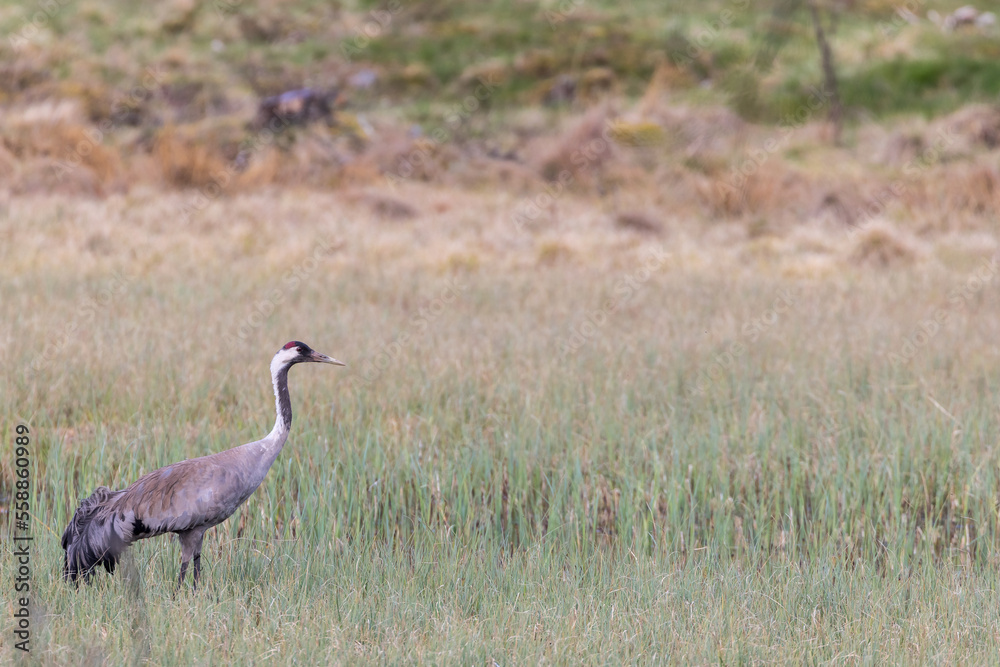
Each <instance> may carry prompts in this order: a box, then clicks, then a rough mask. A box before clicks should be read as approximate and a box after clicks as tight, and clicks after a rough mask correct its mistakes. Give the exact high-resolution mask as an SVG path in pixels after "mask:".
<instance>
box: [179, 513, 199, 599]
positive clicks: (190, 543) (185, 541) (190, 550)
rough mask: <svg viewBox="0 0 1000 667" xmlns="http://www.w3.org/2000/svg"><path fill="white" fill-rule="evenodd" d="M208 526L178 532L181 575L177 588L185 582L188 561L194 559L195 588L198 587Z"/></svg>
mask: <svg viewBox="0 0 1000 667" xmlns="http://www.w3.org/2000/svg"><path fill="white" fill-rule="evenodd" d="M205 530H206V528H205V527H203V528H195V529H193V530H186V531H184V532H183V533H177V537H178V539H180V541H181V576H180V578H179V579H178V580H177V588H180V587H181V586H182V585H183V584H184V575H185V574H186V573H187V568H188V563H190V562H191V560H192V559H193V560H194V588H195V590H197V588H198V576H199V575H200V574H201V542H202V540H203V539H204V538H205Z"/></svg>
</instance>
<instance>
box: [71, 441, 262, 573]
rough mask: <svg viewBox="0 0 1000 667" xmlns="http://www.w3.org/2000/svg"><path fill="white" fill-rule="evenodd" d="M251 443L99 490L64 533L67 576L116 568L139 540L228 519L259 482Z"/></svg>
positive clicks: (81, 505)
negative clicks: (252, 464)
mask: <svg viewBox="0 0 1000 667" xmlns="http://www.w3.org/2000/svg"><path fill="white" fill-rule="evenodd" d="M251 444H252V445H255V444H256V443H251ZM247 447H248V446H246V445H244V446H243V447H236V448H234V449H229V450H227V451H224V452H219V453H218V454H212V455H211V456H204V457H201V458H197V459H189V460H187V461H180V462H179V463H174V464H172V465H169V466H166V467H164V468H160V469H159V470H154V471H153V472H151V473H149V474H147V475H144V476H143V477H141V478H139V479H138V480H137V481H136V482H135V483H134V484H132V485H131V486H129V487H128V488H126V489H123V490H121V491H112V490H111V489H109V488H107V487H104V486H102V487H100V488H98V489H97V490H95V491H94V493H93V494H92V495H91V496H90V497H89V498H87V499H85V500H84V501H83V502H81V503H80V507H79V508H78V509H77V510H76V513H75V514H74V515H73V520H72V521H70V523H69V525H68V526H67V527H66V531H65V532H64V533H63V537H62V545H63V548H64V549H65V550H66V560H65V567H64V573H63V574H64V576H65V577H66V578H67V579H69V580H71V581H76V579H77V578H78V577H80V576H85V577H89V575H90V574H91V573H92V572H93V570H94V569H95V568H96V567H97V566H98V565H103V566H104V568H105V569H106V570H108V572H114V568H115V564H116V563H117V561H118V557H119V556H120V555H121V552H122V551H123V550H124V549H125V547H127V546H128V545H129V544H131V543H132V542H134V541H135V540H141V539H144V538H147V537H155V536H156V535H161V534H163V533H168V532H172V533H183V532H185V531H188V530H192V529H195V528H199V527H206V528H207V527H210V526H214V525H216V524H218V523H221V522H222V521H225V520H226V519H227V518H228V517H229V516H230V515H231V514H232V513H233V512H235V511H236V509H237V508H238V507H239V506H240V505H241V504H242V503H243V501H245V500H246V499H247V498H248V497H249V496H250V494H251V493H253V491H254V490H255V489H256V488H257V485H258V484H259V480H257V479H255V478H256V475H254V474H253V471H252V469H250V467H249V464H250V457H252V456H253V452H252V451H251V450H249V449H247Z"/></svg>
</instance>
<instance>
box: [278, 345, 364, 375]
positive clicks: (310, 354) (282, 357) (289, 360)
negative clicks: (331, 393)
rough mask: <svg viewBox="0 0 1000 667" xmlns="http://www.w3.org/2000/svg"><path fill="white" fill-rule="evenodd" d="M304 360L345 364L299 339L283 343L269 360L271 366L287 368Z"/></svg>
mask: <svg viewBox="0 0 1000 667" xmlns="http://www.w3.org/2000/svg"><path fill="white" fill-rule="evenodd" d="M306 361H315V362H317V363H321V364H334V365H335V366H346V365H347V364H345V363H344V362H342V361H337V360H336V359H334V358H333V357H328V356H326V355H325V354H320V353H319V352H317V351H316V350H314V349H312V348H311V347H309V346H308V345H306V344H305V343H303V342H301V341H297V340H293V341H290V342H288V343H285V345H284V346H283V347H282V348H281V349H280V350H278V353H277V354H276V355H274V360H273V361H272V362H271V368H272V369H274V368H283V367H285V368H287V367H288V366H291V365H292V364H301V363H304V362H306Z"/></svg>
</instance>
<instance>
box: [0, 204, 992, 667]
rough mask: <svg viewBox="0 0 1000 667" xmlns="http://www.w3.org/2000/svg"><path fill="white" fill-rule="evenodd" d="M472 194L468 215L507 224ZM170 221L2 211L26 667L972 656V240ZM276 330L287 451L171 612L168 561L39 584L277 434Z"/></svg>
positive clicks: (211, 546)
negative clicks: (671, 237)
mask: <svg viewBox="0 0 1000 667" xmlns="http://www.w3.org/2000/svg"><path fill="white" fill-rule="evenodd" d="M483 199H484V201H480V202H479V203H478V206H479V208H476V209H466V210H463V212H462V214H461V215H463V216H472V217H475V218H476V219H478V220H490V219H491V218H493V219H498V220H500V221H501V223H500V224H502V225H506V222H505V221H506V219H507V218H506V216H505V215H499V214H497V215H493V216H491V215H490V214H489V213H488V212H489V211H490V210H492V209H493V208H494V207H495V206H496V202H495V201H493V200H490V199H489V198H488V197H484V198H483ZM341 205H342V206H343V212H340V209H341ZM176 206H177V198H172V197H164V196H154V197H150V198H148V199H137V200H134V201H131V200H122V199H120V198H111V199H109V200H105V201H102V202H91V203H85V204H78V203H76V202H75V201H74V200H72V199H70V200H65V201H58V200H51V199H45V200H21V199H15V200H13V201H12V202H11V204H10V206H9V208H8V210H7V214H6V216H5V217H4V219H3V223H2V227H0V231H2V234H3V236H4V238H5V239H6V241H5V244H4V249H3V251H2V252H3V257H2V261H3V266H4V267H5V269H4V279H3V281H2V282H0V285H2V287H0V289H2V295H0V304H2V306H0V308H2V312H0V315H2V318H0V321H2V322H3V323H4V330H3V334H4V337H3V341H2V342H3V350H4V359H5V363H6V364H7V365H8V368H9V369H10V371H9V375H8V377H9V378H10V381H9V382H8V388H7V389H6V390H5V391H4V392H3V394H2V396H3V399H2V401H3V402H2V404H0V411H2V415H3V433H4V434H5V435H4V437H5V440H6V441H7V442H8V444H11V443H12V442H13V433H14V426H15V424H17V423H21V422H26V423H29V424H30V426H31V430H32V443H33V444H32V448H33V454H32V468H31V470H32V475H33V480H34V487H33V493H32V506H33V507H34V508H35V515H34V523H33V532H34V535H35V536H36V542H35V544H34V552H33V558H34V560H33V567H34V575H33V576H34V579H33V585H34V586H35V590H36V593H35V597H34V598H33V599H34V601H35V602H34V603H35V607H34V613H35V626H34V633H35V634H34V642H35V644H34V651H35V653H34V655H36V656H37V657H38V658H39V659H40V660H42V661H43V662H45V663H46V664H80V663H81V661H82V662H83V663H85V664H100V663H103V662H105V661H107V662H110V663H112V664H114V663H121V662H127V661H130V660H134V659H136V658H137V657H142V656H148V657H149V658H150V659H151V661H152V662H153V663H154V664H192V663H197V664H203V663H209V662H211V663H215V662H237V663H245V662H253V663H265V662H266V663H270V662H277V663H279V664H285V663H289V664H291V663H295V662H298V663H303V662H305V663H313V662H315V661H317V660H319V661H323V660H327V661H330V662H333V663H353V662H368V661H380V662H381V661H387V662H397V661H403V662H421V663H428V662H430V663H444V664H492V663H491V662H490V661H491V660H495V661H496V662H497V663H499V664H525V663H537V662H541V661H551V662H557V663H563V664H567V663H580V662H583V663H605V662H639V663H648V662H653V661H664V662H667V661H669V662H698V663H707V662H722V663H725V664H732V663H737V662H760V661H765V662H790V663H801V662H829V661H835V662H858V663H880V662H884V661H893V662H912V663H926V662H941V663H959V662H965V663H986V662H991V661H993V660H994V659H995V657H996V655H998V652H1000V608H998V605H997V594H996V590H997V584H998V575H997V566H998V557H997V547H998V544H997V541H998V539H1000V533H998V530H997V522H998V509H997V492H998V487H1000V455H998V448H997V442H998V423H997V418H996V414H997V413H996V406H997V397H998V392H1000V382H998V380H997V378H998V377H1000V373H998V371H1000V356H998V353H997V348H996V346H995V336H994V332H995V331H996V330H997V327H998V326H1000V321H998V320H1000V310H998V305H1000V295H998V293H997V290H996V281H995V280H994V279H993V277H994V275H995V271H996V265H995V264H994V263H992V262H991V260H990V256H989V255H988V254H987V255H982V256H980V257H979V258H978V259H973V258H971V257H970V258H967V259H968V261H966V262H963V263H962V266H963V267H967V268H961V269H956V268H949V267H948V266H947V265H945V264H942V263H941V262H939V261H932V260H923V261H919V262H916V263H913V264H905V263H904V264H901V265H898V266H897V267H896V268H895V269H894V270H892V271H888V270H885V269H882V268H872V267H870V266H868V265H862V266H861V267H860V268H858V267H855V268H850V265H849V264H847V265H845V267H844V269H843V270H841V271H838V272H836V273H832V274H823V275H821V276H820V277H815V276H813V277H805V278H802V277H799V278H796V277H789V276H788V275H786V274H784V273H782V272H781V271H780V270H777V269H774V270H768V269H761V268H760V267H759V265H758V264H757V263H756V261H752V260H747V261H744V263H743V264H742V265H741V264H736V263H734V264H725V263H723V261H722V259H721V258H723V257H724V255H722V254H720V255H719V258H720V259H719V261H716V262H714V263H713V262H711V261H707V260H705V259H702V260H698V259H697V258H698V254H697V253H696V252H695V251H694V250H691V249H690V248H688V249H687V250H679V249H678V247H679V248H685V247H687V246H685V245H684V244H680V243H678V244H675V245H676V246H677V247H671V246H670V245H669V244H661V242H660V241H657V240H651V239H650V238H649V237H648V236H647V235H645V234H641V233H637V232H633V231H628V230H614V229H612V230H611V231H608V230H607V229H605V228H604V227H602V226H600V225H597V224H596V223H594V224H593V225H590V226H588V225H587V224H585V223H580V222H577V223H575V224H576V225H577V226H578V229H577V232H576V234H577V237H578V239H590V240H591V241H592V243H591V245H590V246H587V245H586V244H584V243H583V242H582V241H579V242H578V243H576V245H573V246H572V247H570V248H567V249H563V250H560V251H558V252H556V251H554V250H552V249H551V248H549V247H548V246H546V245H545V244H544V242H542V241H540V240H538V239H534V240H532V241H531V242H525V243H523V244H522V245H521V246H518V245H516V244H514V243H511V244H509V245H508V246H505V247H504V249H503V250H494V252H493V253H492V254H490V253H488V252H486V251H485V250H484V251H482V252H481V253H480V255H474V253H475V247H476V246H475V244H474V243H472V242H471V241H463V238H464V237H462V236H461V235H459V234H458V232H457V231H455V230H454V229H451V227H450V225H449V220H448V219H447V215H446V216H444V218H445V219H443V220H442V221H441V222H440V224H439V225H437V226H435V227H433V228H427V227H426V226H421V225H420V224H419V223H416V222H412V223H407V222H403V223H399V222H393V223H390V224H389V225H388V227H385V228H378V229H377V231H376V232H372V233H369V234H368V235H367V236H360V235H358V234H355V233H354V229H355V227H356V226H359V225H375V226H377V225H379V224H380V223H379V222H378V221H377V219H374V218H372V217H370V216H369V217H368V218H365V217H364V216H363V215H362V214H360V213H357V212H355V211H354V210H353V209H351V208H350V204H349V203H344V202H341V201H340V200H339V199H338V197H337V196H327V195H303V196H300V197H297V198H294V199H289V198H287V197H285V196H283V195H282V194H281V193H280V192H279V193H275V194H273V195H269V196H265V195H260V196H257V197H254V198H251V199H250V200H246V199H245V198H242V197H238V198H235V199H233V200H230V201H228V202H227V203H226V206H225V207H221V206H220V207H219V211H222V210H223V209H227V210H230V211H232V210H235V211H243V210H256V211H260V212H263V211H267V212H268V213H269V215H266V216H261V217H260V219H258V220H257V221H256V222H255V221H254V220H253V218H251V217H250V216H247V221H246V222H245V223H244V224H245V227H246V228H245V229H240V228H235V229H234V228H232V227H223V226H221V225H213V224H210V223H211V221H212V218H211V217H206V218H204V220H202V222H203V223H204V224H202V225H200V226H199V225H198V224H196V223H191V224H189V225H187V226H185V225H181V224H178V223H177V222H176V221H175V220H173V219H172V218H171V217H170V213H171V212H172V211H174V210H175V209H176ZM215 210H216V209H210V210H209V212H208V213H207V214H206V215H207V216H208V215H210V214H212V212H213V211H215ZM119 217H121V218H127V219H129V220H132V221H133V223H132V224H131V225H129V226H127V227H126V228H123V229H122V231H121V234H120V235H115V234H112V233H108V234H105V231H106V230H109V229H113V228H114V227H115V225H118V224H120V223H118V222H117V220H118V218H119ZM578 220H585V217H584V216H581V217H580V218H579V219H578ZM382 224H385V223H382ZM465 231H466V233H467V234H471V235H473V236H476V237H482V238H487V239H488V238H498V237H500V236H501V234H502V233H503V229H496V228H494V227H493V226H492V225H491V224H490V223H488V222H483V223H481V225H480V228H477V229H471V230H465ZM408 234H420V235H421V238H422V239H423V243H422V247H423V248H424V249H425V250H426V252H415V251H413V252H411V251H409V250H408V248H407V247H406V244H405V242H404V241H403V239H405V237H406V235H408ZM42 239H45V241H44V242H43V241H42ZM95 239H96V240H95ZM456 239H458V240H456ZM456 243H457V244H459V247H460V248H461V249H462V252H463V253H464V254H458V255H456V256H457V257H460V258H461V261H459V260H458V259H454V258H451V257H450V256H449V255H448V253H447V252H446V248H448V247H450V246H449V244H456ZM588 248H590V250H588ZM588 252H589V253H593V254H590V255H588V254H586V253H588ZM706 252H707V251H706ZM720 253H721V251H720ZM388 257H392V258H393V259H392V260H391V261H390V260H389V259H387V258H388ZM751 257H752V255H751ZM73 258H76V259H75V260H74V259H73ZM775 266H780V263H776V264H775ZM289 274H291V275H299V276H301V277H302V278H303V280H302V281H301V283H300V284H297V285H295V287H294V289H293V288H291V287H289V285H290V284H291V283H289V282H287V281H288V280H289ZM275 290H277V291H275ZM267 303H271V304H272V306H268V305H266V304H267ZM255 313H260V314H261V315H260V316H255ZM941 313H944V315H943V316H942V315H941ZM264 315H266V317H265V316H264ZM929 322H937V323H939V325H938V326H937V327H936V328H935V327H934V325H933V324H929ZM921 332H923V334H921ZM290 338H300V339H303V340H306V341H307V342H309V343H310V344H311V345H313V346H315V347H316V348H317V349H320V350H322V351H324V352H327V353H329V354H332V355H335V356H337V357H339V358H342V359H343V360H345V361H346V362H347V363H348V364H349V367H348V368H347V369H335V368H330V367H311V366H306V367H302V368H297V369H296V370H295V371H293V373H292V375H291V385H292V400H293V406H294V409H295V423H294V426H293V433H292V437H291V439H290V441H289V444H288V445H286V448H285V450H284V451H283V452H282V454H281V456H280V457H279V459H278V461H277V462H276V464H275V466H274V468H273V469H272V470H271V473H270V475H269V476H268V478H267V479H266V480H265V482H264V484H263V486H262V488H261V489H260V490H258V492H257V493H256V494H255V495H254V496H253V497H252V498H251V499H250V501H249V502H248V503H247V504H246V505H245V506H244V507H243V508H241V509H240V510H239V511H238V513H237V514H236V515H235V516H234V517H232V518H231V519H230V520H229V521H228V522H226V523H225V524H223V525H221V526H220V527H218V528H217V529H215V530H214V531H210V532H209V534H208V537H207V540H206V551H205V563H206V571H205V575H204V576H205V581H206V582H207V585H206V586H205V587H204V589H203V590H201V591H199V592H198V593H197V594H191V593H190V592H187V593H182V594H181V595H179V596H178V597H177V598H176V599H175V598H173V597H172V593H173V590H174V585H175V584H174V582H175V580H176V575H177V571H178V567H179V547H178V546H177V545H176V544H175V543H174V542H173V541H171V540H170V539H168V538H166V537H161V538H157V539H155V540H149V541H145V542H141V543H139V544H138V545H137V546H136V547H135V548H134V549H133V554H134V560H133V562H132V564H131V565H130V566H128V567H126V568H125V573H126V574H124V575H123V576H116V577H114V578H110V577H105V576H99V577H97V579H96V583H95V584H94V585H92V586H89V587H85V588H82V589H81V590H79V591H76V590H73V589H72V588H71V587H70V586H68V585H67V584H65V583H64V582H62V581H60V579H59V573H60V567H61V564H62V550H61V549H60V547H59V542H58V538H59V535H60V533H61V531H62V529H63V527H64V525H65V522H66V520H67V518H68V517H69V515H70V513H71V512H72V511H73V508H74V507H75V503H76V501H77V500H78V499H79V498H80V497H81V496H83V495H85V494H88V493H89V492H90V491H91V490H92V489H93V488H94V487H96V486H97V485H99V484H107V485H110V486H112V487H121V486H124V485H125V484H127V483H129V482H130V481H132V480H134V479H136V478H137V477H139V476H140V475H141V474H142V473H144V472H147V471H149V470H152V469H154V468H156V467H159V466H161V465H164V464H167V463H170V462H172V461H175V460H179V459H182V458H185V457H193V456H200V455H203V454H206V453H210V452H214V451H219V450H221V449H224V448H227V447H230V446H233V445H236V444H239V443H242V442H245V441H249V440H251V439H254V438H256V437H259V436H260V435H261V434H263V433H265V432H266V431H267V430H269V429H270V426H271V422H272V420H273V400H272V397H271V389H270V386H269V382H268V376H267V371H266V364H267V363H268V361H269V359H270V356H271V354H272V353H273V351H274V350H276V349H277V347H278V346H280V345H281V344H282V343H283V342H284V341H285V340H286V339H290ZM11 448H12V444H11V446H10V447H8V446H6V445H5V449H4V455H3V457H2V459H0V460H2V463H3V466H4V470H3V472H4V475H5V476H6V475H11V474H12V473H11V470H12V466H13V463H12V457H11V451H12V449H11ZM5 543H7V542H5ZM10 563H11V559H10V558H9V557H5V558H4V570H3V575H2V577H3V580H4V581H7V582H9V581H11V580H12V577H13V574H12V571H11V570H10V569H9V568H10V567H11V565H10ZM129 572H131V574H130V575H129V574H128V573H129ZM4 618H5V620H4V625H3V633H2V639H0V641H2V642H3V648H4V652H5V654H6V655H8V656H9V655H10V654H9V653H7V651H8V649H10V641H11V639H10V638H11V633H10V623H11V621H10V614H5V615H4ZM5 659H6V658H5Z"/></svg>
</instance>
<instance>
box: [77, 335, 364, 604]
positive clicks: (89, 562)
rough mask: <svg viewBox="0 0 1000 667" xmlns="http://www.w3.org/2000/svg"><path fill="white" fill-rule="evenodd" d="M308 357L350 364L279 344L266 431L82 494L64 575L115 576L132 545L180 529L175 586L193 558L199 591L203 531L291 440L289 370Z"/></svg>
mask: <svg viewBox="0 0 1000 667" xmlns="http://www.w3.org/2000/svg"><path fill="white" fill-rule="evenodd" d="M303 362H318V363H324V364H335V365H337V366H345V365H346V364H344V363H343V362H340V361H337V360H336V359H333V358H331V357H328V356H327V355H325V354H320V353H319V352H317V351H316V350H314V349H312V348H311V347H309V346H308V345H306V344H305V343H302V342H300V341H291V342H289V343H286V344H285V345H284V346H283V347H282V348H281V349H280V350H278V353H277V354H275V355H274V358H273V359H272V360H271V382H272V383H273V385H274V403H275V411H276V412H277V417H276V419H275V422H274V428H273V429H271V432H270V433H268V434H267V435H266V436H265V437H263V438H261V439H260V440H256V441H254V442H249V443H247V444H245V445H240V446H239V447H234V448H232V449H227V450H226V451H224V452H218V453H216V454H211V455H209V456H202V457H200V458H196V459H188V460H186V461H180V462H178V463H174V464H172V465H168V466H166V467H163V468H160V469H159V470H154V471H153V472H151V473H149V474H147V475H143V476H142V477H140V478H139V479H138V480H137V481H136V482H135V483H133V484H131V485H130V486H128V487H127V488H125V489H122V490H120V491H112V490H111V489H109V488H108V487H106V486H101V487H98V488H97V489H96V490H95V491H94V493H93V494H91V496H90V497H89V498H86V499H84V500H83V501H82V502H81V503H80V506H79V507H78V508H77V510H76V513H75V514H74V515H73V519H72V521H70V522H69V525H68V526H66V530H65V531H64V532H63V536H62V546H63V549H65V550H66V559H65V563H64V567H63V577H64V578H65V579H67V580H68V581H72V582H74V583H76V584H77V585H79V581H78V579H79V578H80V577H83V578H84V581H87V580H89V579H90V577H91V575H92V574H93V572H94V570H95V568H97V566H99V565H103V566H104V569H106V570H107V571H108V572H109V573H112V574H113V573H114V571H115V564H116V563H117V562H118V559H119V557H120V556H121V554H122V552H123V551H124V550H125V548H126V547H128V545H130V544H132V543H133V542H135V541H136V540H143V539H146V538H149V537H156V536H157V535H162V534H163V533H176V534H177V537H178V539H179V541H180V544H181V573H180V577H179V578H178V581H177V585H178V588H179V587H180V586H182V585H183V584H184V574H185V573H186V572H187V569H188V563H190V562H191V561H192V560H193V561H194V588H195V589H197V587H198V577H199V575H200V574H201V543H202V540H203V539H204V537H205V531H206V530H208V529H209V528H211V527H212V526H215V525H218V524H220V523H222V522H223V521H225V520H226V519H228V518H229V517H230V516H232V514H233V512H235V511H236V509H237V508H238V507H239V506H240V505H242V504H243V503H244V502H245V501H246V499H247V498H249V497H250V494H252V493H253V492H254V491H255V490H256V489H257V487H258V486H260V483H261V482H262V481H263V480H264V477H265V476H266V475H267V471H268V470H269V469H270V468H271V464H272V463H274V461H275V459H276V458H277V457H278V454H279V453H281V448H282V447H284V445H285V441H286V440H287V439H288V430H289V428H291V425H292V403H291V400H290V399H289V397H288V370H289V369H290V368H291V367H292V366H294V365H295V364H299V363H303Z"/></svg>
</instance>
